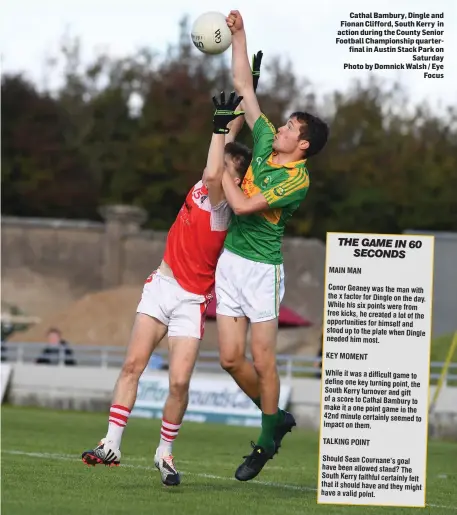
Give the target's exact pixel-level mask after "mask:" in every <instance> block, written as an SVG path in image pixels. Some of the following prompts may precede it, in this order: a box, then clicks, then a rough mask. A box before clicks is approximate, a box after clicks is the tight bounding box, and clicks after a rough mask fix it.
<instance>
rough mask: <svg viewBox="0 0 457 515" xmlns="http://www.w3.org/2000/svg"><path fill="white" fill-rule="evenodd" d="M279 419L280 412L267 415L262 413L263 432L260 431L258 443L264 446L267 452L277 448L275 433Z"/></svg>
mask: <svg viewBox="0 0 457 515" xmlns="http://www.w3.org/2000/svg"><path fill="white" fill-rule="evenodd" d="M277 420H278V414H277V413H275V414H274V415H267V414H266V413H262V432H261V433H260V436H259V439H258V440H257V445H260V447H263V448H264V449H265V450H266V451H267V452H272V451H274V449H275V442H274V439H273V438H274V434H275V429H276V423H277Z"/></svg>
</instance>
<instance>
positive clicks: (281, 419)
mask: <svg viewBox="0 0 457 515" xmlns="http://www.w3.org/2000/svg"><path fill="white" fill-rule="evenodd" d="M251 400H252V402H253V403H254V404H255V405H256V406H257V407H258V408H259V410H261V411H262V406H261V404H260V397H257V399H251ZM277 416H278V418H277V420H276V424H282V423H283V422H284V416H285V413H284V410H282V409H281V408H278V412H277Z"/></svg>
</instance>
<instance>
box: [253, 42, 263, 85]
mask: <svg viewBox="0 0 457 515" xmlns="http://www.w3.org/2000/svg"><path fill="white" fill-rule="evenodd" d="M262 57H263V52H262V50H259V51H258V52H257V54H254V55H253V56H252V82H253V85H254V91H256V90H257V84H258V83H259V78H260V65H261V64H262Z"/></svg>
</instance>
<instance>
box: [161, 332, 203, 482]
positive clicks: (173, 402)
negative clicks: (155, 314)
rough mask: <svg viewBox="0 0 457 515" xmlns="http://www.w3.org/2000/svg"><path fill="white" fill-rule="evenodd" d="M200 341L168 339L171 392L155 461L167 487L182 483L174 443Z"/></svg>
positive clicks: (184, 338) (179, 426)
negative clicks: (174, 453)
mask: <svg viewBox="0 0 457 515" xmlns="http://www.w3.org/2000/svg"><path fill="white" fill-rule="evenodd" d="M199 345H200V340H198V339H197V338H186V337H170V338H169V356H170V360H169V367H170V368H169V393H168V397H167V400H166V402H165V406H164V409H163V415H162V427H161V430H160V441H159V446H158V447H157V450H156V453H155V457H154V462H155V465H156V467H157V468H158V469H159V471H160V472H161V474H162V482H163V484H164V485H166V486H175V485H178V484H179V483H180V476H179V473H178V471H177V469H176V466H175V464H174V458H173V443H174V442H175V440H176V438H177V437H178V434H179V429H180V428H181V424H182V420H183V417H184V413H185V412H186V409H187V404H188V401H189V383H190V378H191V376H192V372H193V370H194V366H195V362H196V360H197V357H198V350H199Z"/></svg>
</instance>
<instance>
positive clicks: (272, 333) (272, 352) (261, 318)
mask: <svg viewBox="0 0 457 515" xmlns="http://www.w3.org/2000/svg"><path fill="white" fill-rule="evenodd" d="M244 268H245V269H246V270H249V277H247V278H246V281H245V287H244V289H243V299H242V306H243V310H244V311H245V312H246V314H247V315H248V317H249V318H250V320H251V351H252V357H253V361H254V368H255V371H256V373H257V376H258V383H259V394H260V405H261V410H262V430H261V433H260V436H259V438H258V440H257V443H256V444H255V446H254V449H253V452H252V454H251V455H250V456H248V457H247V459H246V461H245V462H244V463H243V464H242V465H240V467H239V468H238V470H237V471H236V474H235V477H236V478H237V479H239V480H240V481H247V480H249V479H253V478H254V477H256V476H257V474H258V473H259V472H260V471H261V470H262V468H263V467H264V465H265V464H266V463H267V461H268V460H269V459H271V458H272V457H273V456H274V454H275V453H276V452H277V450H278V448H279V446H280V445H281V441H282V439H283V437H284V435H285V434H287V432H289V431H290V430H291V428H292V427H293V426H294V425H295V420H294V418H293V416H292V415H291V414H290V413H287V412H285V411H283V410H281V409H279V407H278V404H279V391H280V382H279V375H278V371H277V366H276V340H277V332H278V317H279V306H280V302H281V300H282V298H283V296H284V272H283V268H282V266H275V265H267V264H258V263H252V264H251V265H249V264H248V263H246V264H245V267H244Z"/></svg>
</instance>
